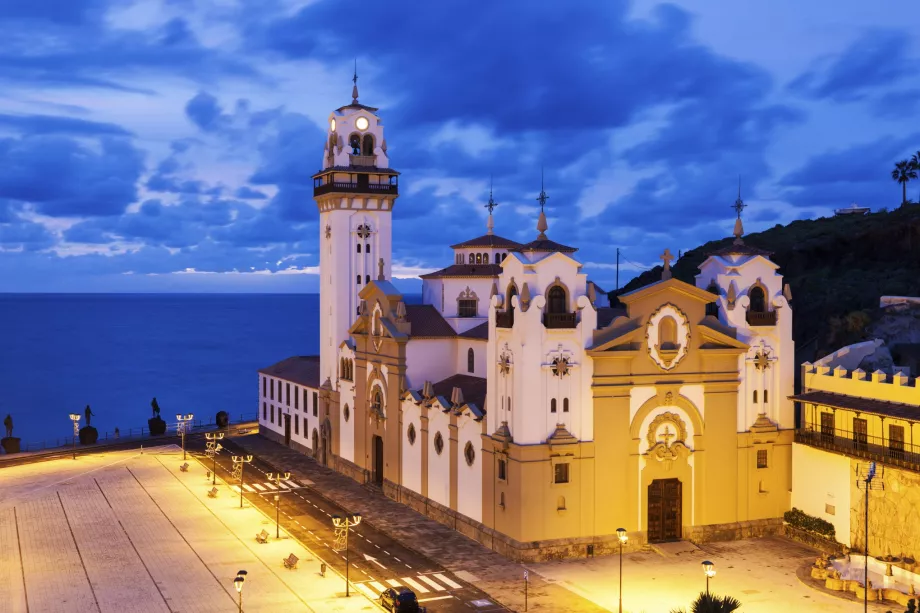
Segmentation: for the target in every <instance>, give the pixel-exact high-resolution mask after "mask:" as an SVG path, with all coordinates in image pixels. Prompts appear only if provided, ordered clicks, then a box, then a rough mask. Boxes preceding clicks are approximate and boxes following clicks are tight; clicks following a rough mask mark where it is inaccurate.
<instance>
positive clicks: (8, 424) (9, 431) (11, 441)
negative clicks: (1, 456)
mask: <svg viewBox="0 0 920 613" xmlns="http://www.w3.org/2000/svg"><path fill="white" fill-rule="evenodd" d="M3 426H4V427H5V428H6V436H5V437H3V439H2V440H0V446H2V447H3V450H4V451H6V452H7V453H19V439H18V438H15V437H14V436H13V417H12V416H11V415H9V414H7V416H6V418H5V419H4V420H3Z"/></svg>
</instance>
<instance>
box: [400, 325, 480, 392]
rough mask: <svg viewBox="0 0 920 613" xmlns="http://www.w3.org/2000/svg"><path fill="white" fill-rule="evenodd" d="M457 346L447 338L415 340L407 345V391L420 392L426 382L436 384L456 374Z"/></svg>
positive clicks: (452, 340) (454, 341)
mask: <svg viewBox="0 0 920 613" xmlns="http://www.w3.org/2000/svg"><path fill="white" fill-rule="evenodd" d="M456 344H457V341H456V340H454V339H447V338H446V339H440V338H438V339H435V338H433V339H426V338H415V339H411V340H410V341H409V342H408V343H406V389H410V390H419V389H422V386H423V385H424V384H425V381H431V382H432V383H434V382H437V381H440V380H441V379H446V378H447V377H449V376H451V375H453V374H456V365H457V357H456V352H457V349H456ZM463 371H464V372H465V371H466V368H464V370H463Z"/></svg>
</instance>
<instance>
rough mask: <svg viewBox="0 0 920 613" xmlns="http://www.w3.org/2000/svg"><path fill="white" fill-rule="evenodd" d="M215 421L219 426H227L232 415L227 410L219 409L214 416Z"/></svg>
mask: <svg viewBox="0 0 920 613" xmlns="http://www.w3.org/2000/svg"><path fill="white" fill-rule="evenodd" d="M214 423H216V424H217V427H218V428H226V427H227V426H229V425H230V415H229V414H228V413H227V412H226V411H218V412H217V416H216V417H215V418H214Z"/></svg>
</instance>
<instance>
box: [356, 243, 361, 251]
mask: <svg viewBox="0 0 920 613" xmlns="http://www.w3.org/2000/svg"><path fill="white" fill-rule="evenodd" d="M355 247H357V249H358V253H361V243H358V244H357V245H355Z"/></svg>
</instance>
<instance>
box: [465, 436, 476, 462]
mask: <svg viewBox="0 0 920 613" xmlns="http://www.w3.org/2000/svg"><path fill="white" fill-rule="evenodd" d="M463 457H464V458H465V459H466V465H467V466H472V465H473V463H474V462H475V461H476V450H475V449H473V443H470V442H469V441H467V443H466V447H464V448H463Z"/></svg>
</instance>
